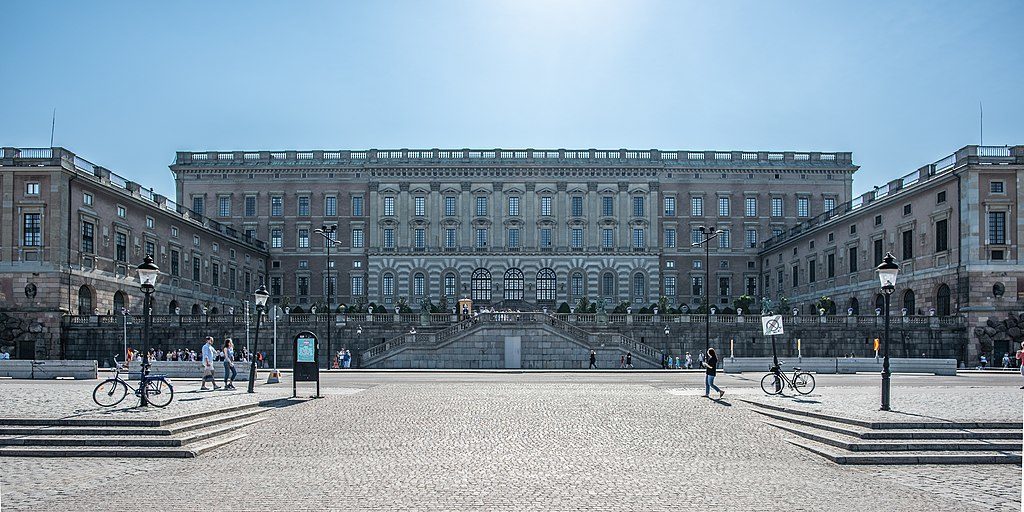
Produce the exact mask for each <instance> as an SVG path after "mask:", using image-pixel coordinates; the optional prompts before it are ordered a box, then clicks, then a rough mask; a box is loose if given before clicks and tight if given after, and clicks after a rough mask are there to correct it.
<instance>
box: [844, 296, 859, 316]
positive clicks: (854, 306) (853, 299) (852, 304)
mask: <svg viewBox="0 0 1024 512" xmlns="http://www.w3.org/2000/svg"><path fill="white" fill-rule="evenodd" d="M847 307H848V308H849V309H852V310H853V314H855V315H859V314H860V301H858V300H857V297H850V305H849V306H847Z"/></svg>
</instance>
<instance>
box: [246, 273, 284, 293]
mask: <svg viewBox="0 0 1024 512" xmlns="http://www.w3.org/2000/svg"><path fill="white" fill-rule="evenodd" d="M245 289H246V290H248V289H249V286H248V285H247V286H246V287H245ZM270 294H271V295H273V296H275V297H277V296H279V295H281V278H280V277H271V278H270Z"/></svg>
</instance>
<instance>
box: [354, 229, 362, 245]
mask: <svg viewBox="0 0 1024 512" xmlns="http://www.w3.org/2000/svg"><path fill="white" fill-rule="evenodd" d="M352 247H353V248H354V249H361V248H362V247H363V230H362V229H353V230H352Z"/></svg>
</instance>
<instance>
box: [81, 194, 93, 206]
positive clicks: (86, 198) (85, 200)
mask: <svg viewBox="0 0 1024 512" xmlns="http://www.w3.org/2000/svg"><path fill="white" fill-rule="evenodd" d="M82 204H84V205H86V206H92V194H90V193H88V192H86V193H83V194H82Z"/></svg>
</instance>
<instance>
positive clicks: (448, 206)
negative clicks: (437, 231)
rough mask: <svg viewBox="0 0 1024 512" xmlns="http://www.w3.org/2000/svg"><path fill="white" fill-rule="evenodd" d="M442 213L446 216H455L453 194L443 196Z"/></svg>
mask: <svg viewBox="0 0 1024 512" xmlns="http://www.w3.org/2000/svg"><path fill="white" fill-rule="evenodd" d="M444 214H445V216H448V217H454V216H455V196H445V198H444Z"/></svg>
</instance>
